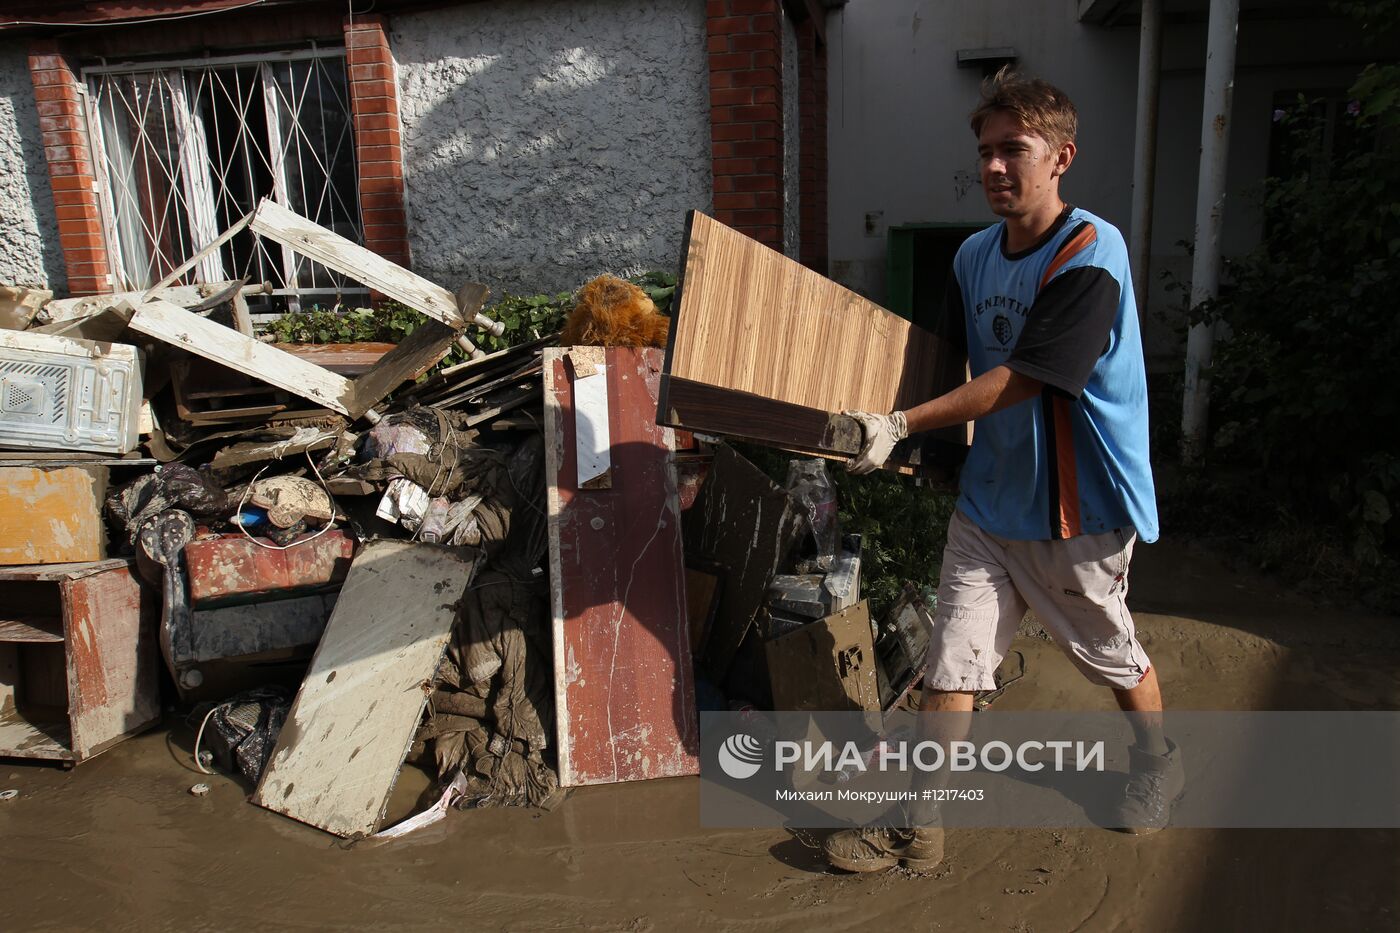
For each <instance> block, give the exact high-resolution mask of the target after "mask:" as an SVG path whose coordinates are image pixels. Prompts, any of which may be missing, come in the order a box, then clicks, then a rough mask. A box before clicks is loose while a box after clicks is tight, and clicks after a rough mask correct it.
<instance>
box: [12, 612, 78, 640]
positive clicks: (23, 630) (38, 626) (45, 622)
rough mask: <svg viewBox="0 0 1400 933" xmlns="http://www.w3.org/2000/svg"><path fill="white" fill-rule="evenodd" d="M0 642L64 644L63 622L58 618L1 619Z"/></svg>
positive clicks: (22, 617) (24, 617) (26, 617)
mask: <svg viewBox="0 0 1400 933" xmlns="http://www.w3.org/2000/svg"><path fill="white" fill-rule="evenodd" d="M0 641H4V642H12V641H27V642H39V643H43V642H62V641H63V620H62V619H60V618H58V617H56V616H20V617H18V618H10V619H0Z"/></svg>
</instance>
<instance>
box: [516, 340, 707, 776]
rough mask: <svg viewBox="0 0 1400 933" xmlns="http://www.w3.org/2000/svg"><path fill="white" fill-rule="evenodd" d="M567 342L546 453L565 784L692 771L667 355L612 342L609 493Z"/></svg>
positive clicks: (548, 396) (549, 358) (548, 374)
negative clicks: (600, 481) (659, 404)
mask: <svg viewBox="0 0 1400 933" xmlns="http://www.w3.org/2000/svg"><path fill="white" fill-rule="evenodd" d="M568 353H569V350H568V349H564V348H551V349H549V350H546V351H545V366H544V372H545V391H544V396H545V424H546V427H545V457H546V467H545V469H546V472H545V476H546V483H547V487H548V513H549V523H548V531H549V563H550V605H551V610H552V614H553V620H554V665H555V666H554V676H555V686H554V690H555V721H556V729H557V732H558V739H559V781H560V783H561V784H563V785H566V786H568V785H579V784H602V783H612V782H615V781H634V780H643V779H646V778H656V777H667V776H671V775H679V774H695V773H697V772H698V770H699V762H698V759H697V757H696V756H697V745H698V735H699V733H698V720H697V716H696V712H695V700H694V682H693V674H692V671H691V656H690V640H689V635H688V632H687V628H686V619H687V613H686V598H685V583H684V580H685V560H684V555H683V554H682V553H681V537H680V504H679V501H678V499H677V496H676V479H675V471H674V468H673V467H672V465H671V462H670V454H671V451H672V449H673V447H674V439H673V433H672V432H671V431H670V430H668V429H666V428H663V427H660V426H658V425H657V424H656V422H655V420H654V419H653V417H652V412H653V411H654V410H655V406H656V396H657V392H658V390H659V375H660V368H661V351H659V350H653V349H644V350H634V349H621V348H619V349H609V350H608V351H607V353H606V357H605V371H606V373H607V380H608V393H609V397H608V403H609V404H608V409H609V412H610V424H609V433H610V436H611V440H612V451H611V457H612V465H613V477H614V482H613V486H612V488H611V489H599V490H588V491H583V492H580V490H579V489H578V485H577V475H578V474H577V469H578V468H577V464H576V460H575V438H574V417H573V409H574V378H573V372H572V364H571V363H567V362H566V356H567V354H568Z"/></svg>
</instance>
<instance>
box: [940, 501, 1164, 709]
mask: <svg viewBox="0 0 1400 933" xmlns="http://www.w3.org/2000/svg"><path fill="white" fill-rule="evenodd" d="M1136 539H1137V533H1136V532H1135V531H1134V530H1133V529H1131V528H1126V529H1115V530H1113V531H1110V532H1106V533H1104V534H1099V535H1080V536H1078V537H1075V538H1068V539H1066V540H1063V541H1010V540H1007V539H1005V538H999V537H997V536H996V535H992V534H988V533H987V532H986V531H983V530H982V529H981V528H979V527H978V526H977V525H975V524H973V522H972V521H971V520H970V519H969V518H967V517H966V516H965V515H963V514H962V512H961V511H954V513H953V520H952V521H951V522H950V523H949V524H948V545H947V547H945V548H944V550H943V571H942V575H941V579H940V581H939V584H938V608H937V610H936V611H935V613H934V619H933V637H932V639H931V640H930V642H929V649H928V673H927V674H925V676H924V685H925V686H926V687H928V688H929V689H932V690H957V691H975V690H991V689H993V688H994V687H995V686H996V683H995V681H994V680H993V678H992V675H993V673H994V672H995V671H996V669H997V666H998V665H999V664H1001V659H1002V658H1003V657H1005V656H1006V652H1007V651H1008V650H1009V649H1010V647H1011V640H1012V639H1013V638H1015V637H1016V630H1017V628H1018V627H1019V626H1020V624H1021V619H1022V618H1023V617H1024V616H1025V614H1026V609H1027V608H1029V609H1031V610H1032V611H1034V612H1035V616H1036V619H1037V620H1039V622H1040V624H1041V625H1042V626H1043V627H1044V628H1045V631H1046V632H1048V633H1049V635H1050V637H1051V638H1052V639H1054V641H1055V644H1057V645H1059V646H1060V650H1061V651H1063V652H1064V653H1065V655H1066V656H1067V657H1068V658H1069V659H1070V661H1071V662H1073V663H1074V666H1075V667H1077V668H1079V670H1081V671H1082V672H1083V673H1084V676H1085V677H1087V678H1089V680H1091V681H1093V682H1094V683H1096V684H1102V685H1103V686H1106V687H1113V688H1115V689H1119V690H1123V689H1131V688H1133V687H1136V686H1137V685H1138V684H1139V683H1140V682H1141V681H1142V678H1143V676H1144V675H1146V673H1147V670H1148V668H1149V667H1150V666H1151V662H1150V661H1149V660H1148V658H1147V652H1146V651H1144V650H1143V649H1142V645H1141V644H1140V643H1139V642H1138V640H1137V634H1136V631H1135V629H1134V628H1133V617H1132V616H1131V615H1130V614H1129V613H1128V606H1127V603H1126V601H1125V600H1126V598H1127V595H1128V564H1129V562H1130V561H1131V560H1132V557H1133V543H1134V541H1135V540H1136Z"/></svg>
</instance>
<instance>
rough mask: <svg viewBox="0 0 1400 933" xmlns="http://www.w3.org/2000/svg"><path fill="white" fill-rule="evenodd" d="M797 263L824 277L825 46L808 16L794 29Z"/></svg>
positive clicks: (825, 225)
mask: <svg viewBox="0 0 1400 933" xmlns="http://www.w3.org/2000/svg"><path fill="white" fill-rule="evenodd" d="M797 73H798V88H799V91H798V93H799V97H798V125H799V127H800V130H799V132H800V137H799V139H800V142H799V144H798V161H799V175H798V177H799V180H800V181H799V185H798V216H799V217H800V221H799V226H800V228H801V234H802V235H801V238H800V240H801V242H800V246H799V250H800V254H799V257H798V258H799V259H800V260H801V261H802V264H803V265H804V266H807V267H808V268H810V269H815V270H816V271H817V272H820V273H821V274H823V275H826V273H827V220H826V203H827V202H826V184H827V172H826V43H824V42H822V40H821V38H820V37H819V36H818V35H817V29H816V25H815V24H814V23H813V21H812V18H811V17H810V16H809V17H808V18H806V19H804V20H803V21H802V22H801V23H799V24H798V26H797Z"/></svg>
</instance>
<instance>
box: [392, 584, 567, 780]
mask: <svg viewBox="0 0 1400 933" xmlns="http://www.w3.org/2000/svg"><path fill="white" fill-rule="evenodd" d="M552 652H553V649H552V645H551V636H550V632H549V608H548V602H547V599H546V591H545V588H544V586H543V584H541V583H518V582H516V581H514V580H512V579H511V578H510V577H508V576H506V575H505V574H503V573H500V572H499V571H495V570H487V571H486V572H484V573H482V574H481V575H479V576H478V577H477V579H476V581H475V582H474V583H473V585H472V588H471V589H470V590H468V592H467V597H466V599H465V600H464V601H463V609H462V614H461V616H460V617H459V619H458V623H457V626H456V628H455V629H454V630H453V636H452V642H451V643H450V644H449V645H448V649H447V655H446V656H445V657H444V659H443V662H442V665H441V667H440V668H439V670H438V676H437V679H436V686H437V690H436V692H435V693H434V694H433V697H432V701H431V703H430V704H429V716H428V721H427V722H426V723H425V725H424V726H423V728H422V730H421V731H420V733H419V739H421V740H425V741H427V742H428V743H429V745H430V747H431V749H432V752H433V757H434V759H435V761H436V763H437V769H438V777H439V779H440V780H442V781H444V782H445V781H448V780H451V778H452V776H453V775H454V774H455V773H456V771H457V770H458V769H459V768H460V769H461V770H462V772H463V773H464V774H465V775H466V777H467V788H468V789H467V793H466V795H465V799H466V800H467V801H468V802H469V804H471V805H475V806H527V805H528V806H540V805H543V804H545V803H546V802H547V801H548V800H549V798H550V797H551V796H552V795H553V794H554V793H555V791H556V790H558V787H559V778H558V775H557V774H556V773H555V771H554V769H553V768H552V767H551V766H550V764H549V762H548V761H547V760H546V758H545V754H546V752H547V751H549V750H550V747H551V745H552V742H551V736H552V735H553V734H554V684H553V671H554V665H553V653H552Z"/></svg>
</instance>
